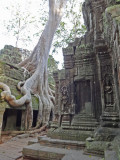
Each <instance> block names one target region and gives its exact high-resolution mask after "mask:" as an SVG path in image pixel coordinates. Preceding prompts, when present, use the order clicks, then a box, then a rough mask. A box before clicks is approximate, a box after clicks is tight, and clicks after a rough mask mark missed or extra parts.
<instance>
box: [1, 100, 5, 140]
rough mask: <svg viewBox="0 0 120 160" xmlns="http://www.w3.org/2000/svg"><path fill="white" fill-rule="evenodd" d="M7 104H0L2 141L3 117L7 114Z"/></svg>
mask: <svg viewBox="0 0 120 160" xmlns="http://www.w3.org/2000/svg"><path fill="white" fill-rule="evenodd" d="M5 107H6V106H5V103H4V102H3V103H0V141H1V131H2V124H3V115H4V112H5Z"/></svg>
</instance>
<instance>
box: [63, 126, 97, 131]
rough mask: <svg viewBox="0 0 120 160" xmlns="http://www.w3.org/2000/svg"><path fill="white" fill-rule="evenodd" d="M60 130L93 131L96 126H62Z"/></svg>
mask: <svg viewBox="0 0 120 160" xmlns="http://www.w3.org/2000/svg"><path fill="white" fill-rule="evenodd" d="M62 128H63V129H68V130H81V131H94V130H95V129H96V126H92V127H90V126H62Z"/></svg>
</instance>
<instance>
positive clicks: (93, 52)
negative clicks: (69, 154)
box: [52, 0, 120, 140]
mask: <svg viewBox="0 0 120 160" xmlns="http://www.w3.org/2000/svg"><path fill="white" fill-rule="evenodd" d="M82 10H83V17H84V20H85V25H86V28H87V32H86V34H85V35H84V36H83V37H81V38H76V39H75V41H74V42H73V43H70V44H69V45H68V47H67V48H63V56H64V67H65V70H64V72H63V71H61V73H60V71H59V74H58V73H54V78H55V82H56V107H55V121H54V122H53V123H52V127H53V128H57V127H58V126H59V127H60V128H62V130H61V129H60V131H59V128H58V129H57V130H56V132H57V133H58V132H60V133H62V132H64V133H65V132H66V130H67V129H69V130H71V133H73V132H74V131H76V130H79V132H80V131H84V132H83V133H82V134H84V135H85V134H86V133H87V131H88V130H89V131H92V129H93V128H95V127H96V126H97V125H95V124H94V126H93V125H92V124H90V123H89V122H90V121H93V119H94V121H95V120H96V124H97V122H98V123H100V126H99V127H100V129H99V131H96V135H97V134H98V135H99V133H100V132H102V138H103V139H104V140H105V139H106V140H107V137H109V136H110V135H111V133H110V132H108V133H105V132H106V131H105V130H106V128H112V131H113V132H114V128H115V127H116V128H118V129H119V120H120V119H119V115H120V109H119V106H120V100H119V99H120V97H119V95H120V93H119V88H120V87H119V83H120V81H119V79H120V78H119V76H120V72H119V63H120V62H119V56H120V1H116V0H114V1H113V0H112V1H111V0H99V1H96V0H86V1H85V2H84V3H83V8H82ZM83 117H84V118H83ZM85 117H86V118H85ZM88 117H89V122H88V121H87V119H88ZM90 117H91V118H90ZM78 121H79V124H78ZM75 126H77V128H75ZM88 126H89V127H88ZM90 127H91V128H90ZM78 128H79V129H78ZM54 132H55V131H54ZM66 134H67V133H66ZM114 134H115V135H116V133H114ZM103 135H104V136H103ZM115 135H114V136H115ZM99 136H100V135H99ZM99 136H98V137H99ZM114 136H113V137H114ZM68 137H70V135H69V136H68ZM74 138H75V137H74ZM98 139H99V138H98ZM108 139H109V138H108Z"/></svg>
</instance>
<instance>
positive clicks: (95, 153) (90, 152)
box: [84, 149, 114, 160]
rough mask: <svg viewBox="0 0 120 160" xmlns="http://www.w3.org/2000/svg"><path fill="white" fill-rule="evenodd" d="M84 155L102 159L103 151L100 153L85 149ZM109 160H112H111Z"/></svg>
mask: <svg viewBox="0 0 120 160" xmlns="http://www.w3.org/2000/svg"><path fill="white" fill-rule="evenodd" d="M84 154H86V155H93V156H99V157H102V158H103V157H104V151H100V150H95V149H94V150H87V149H85V150H84ZM111 160H114V159H111Z"/></svg>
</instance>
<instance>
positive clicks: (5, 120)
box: [2, 109, 8, 131]
mask: <svg viewBox="0 0 120 160" xmlns="http://www.w3.org/2000/svg"><path fill="white" fill-rule="evenodd" d="M7 116H8V109H5V112H4V115H3V123H2V130H3V131H4V130H5V127H6V123H7Z"/></svg>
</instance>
